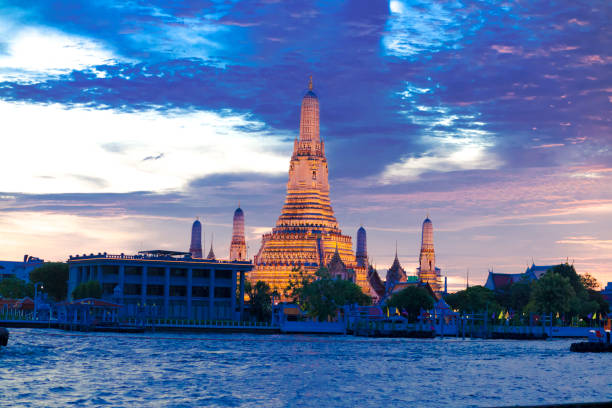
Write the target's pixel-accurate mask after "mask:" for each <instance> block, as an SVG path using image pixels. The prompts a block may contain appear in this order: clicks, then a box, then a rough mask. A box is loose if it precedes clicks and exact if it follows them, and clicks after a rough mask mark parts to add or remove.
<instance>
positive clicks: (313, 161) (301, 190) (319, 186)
mask: <svg viewBox="0 0 612 408" xmlns="http://www.w3.org/2000/svg"><path fill="white" fill-rule="evenodd" d="M335 254H337V256H336V258H337V259H335V260H334V263H332V264H331V265H330V266H334V267H341V266H343V267H344V268H345V269H347V270H352V271H353V272H354V275H355V278H354V279H355V283H357V284H358V285H359V286H361V287H362V289H363V291H364V293H369V286H368V283H367V276H366V275H367V267H366V266H358V265H357V261H356V258H355V254H354V252H353V247H352V240H351V237H350V236H348V235H343V234H342V231H341V230H340V228H339V226H338V221H336V218H335V216H334V211H333V209H332V206H331V202H330V199H329V182H328V169H327V159H326V158H325V144H324V142H323V140H322V139H321V137H320V134H319V100H318V98H317V95H316V94H315V93H314V92H313V87H312V78H311V80H310V83H309V85H308V91H307V92H306V95H304V98H303V99H302V107H301V115H300V132H299V138H296V139H295V142H294V145H293V155H292V156H291V161H290V164H289V180H288V182H287V197H286V199H285V204H284V206H283V208H282V211H281V215H280V216H279V217H278V220H277V222H276V226H275V227H274V228H273V229H272V232H270V233H267V234H264V235H263V236H262V242H261V248H260V249H259V252H258V253H257V255H256V256H255V259H254V263H255V269H254V270H253V272H252V273H251V274H250V276H249V279H250V280H251V281H252V282H256V281H258V280H262V281H265V282H267V283H268V284H269V285H270V287H271V288H272V290H277V291H278V292H279V293H283V291H284V289H285V288H286V287H287V285H288V283H289V280H290V279H291V278H292V276H293V275H294V274H295V272H294V271H295V270H296V269H298V268H301V269H302V270H303V271H304V272H306V273H314V272H315V271H316V270H317V269H318V268H320V267H321V266H328V265H329V264H330V262H331V261H332V258H333V257H334V256H335ZM338 259H339V260H340V261H341V263H342V265H341V264H340V263H338V262H337V260H338Z"/></svg>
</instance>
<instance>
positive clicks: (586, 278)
mask: <svg viewBox="0 0 612 408" xmlns="http://www.w3.org/2000/svg"><path fill="white" fill-rule="evenodd" d="M580 281H581V282H582V286H584V288H585V289H586V290H598V289H599V282H598V281H597V279H595V277H594V276H592V275H590V274H589V273H585V274H584V275H580Z"/></svg>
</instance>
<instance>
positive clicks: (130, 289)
mask: <svg viewBox="0 0 612 408" xmlns="http://www.w3.org/2000/svg"><path fill="white" fill-rule="evenodd" d="M141 289H142V286H141V285H135V284H125V285H123V294H124V295H140V293H141Z"/></svg>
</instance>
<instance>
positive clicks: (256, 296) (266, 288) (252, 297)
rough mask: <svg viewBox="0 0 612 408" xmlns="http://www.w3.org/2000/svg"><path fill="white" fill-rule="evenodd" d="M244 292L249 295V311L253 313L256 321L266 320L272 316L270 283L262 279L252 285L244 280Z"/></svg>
mask: <svg viewBox="0 0 612 408" xmlns="http://www.w3.org/2000/svg"><path fill="white" fill-rule="evenodd" d="M244 289H245V293H246V294H247V295H249V304H250V306H251V312H252V313H253V314H254V315H255V317H256V319H257V321H259V322H267V321H270V319H271V317H272V291H271V290H270V285H268V284H267V283H266V282H263V281H257V282H255V285H252V284H251V283H250V282H248V285H246V282H245V288H244Z"/></svg>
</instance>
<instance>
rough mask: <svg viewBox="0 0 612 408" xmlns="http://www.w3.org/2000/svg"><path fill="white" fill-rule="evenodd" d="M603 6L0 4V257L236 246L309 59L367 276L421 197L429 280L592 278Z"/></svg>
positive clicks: (604, 91)
mask: <svg viewBox="0 0 612 408" xmlns="http://www.w3.org/2000/svg"><path fill="white" fill-rule="evenodd" d="M611 15H612V7H611V6H610V3H609V2H606V1H588V2H587V1H582V2H576V1H565V2H558V3H555V5H554V7H553V5H551V4H549V3H545V2H537V1H536V2H526V3H523V2H504V3H499V2H492V1H491V2H476V1H449V2H401V1H396V0H393V1H390V2H388V3H385V2H373V1H367V0H364V1H351V2H335V1H329V2H312V3H310V2H301V1H295V2H292V1H275V0H262V1H259V2H238V1H230V2H221V1H205V2H202V1H198V2H181V3H180V4H179V5H175V4H172V3H169V2H162V1H150V2H138V3H133V2H128V3H123V2H114V1H106V2H105V1H101V2H95V3H92V2H86V1H60V2H53V4H50V3H49V2H45V1H31V2H28V3H27V4H26V3H22V2H11V1H2V0H0V118H2V121H1V122H0V123H1V125H0V129H1V131H2V135H3V146H2V149H0V171H1V173H2V178H0V259H2V260H18V259H22V257H23V255H24V254H30V255H34V256H38V257H41V258H44V259H47V260H65V259H66V258H67V257H68V255H70V254H76V253H90V252H100V251H102V252H104V251H106V252H110V253H120V252H125V253H132V252H137V251H138V250H144V249H157V248H159V249H173V250H182V251H187V250H188V249H189V244H190V233H191V225H192V223H193V221H194V220H195V219H196V217H197V216H199V217H200V220H201V222H202V226H203V234H204V241H205V242H203V248H204V251H205V252H207V251H208V249H209V246H210V239H211V233H212V232H214V236H215V238H214V243H215V247H214V248H215V254H216V255H217V256H218V257H220V258H226V257H228V256H229V246H230V241H231V229H232V215H233V212H234V209H235V208H236V207H237V205H238V202H239V201H240V203H241V206H242V208H243V210H244V213H245V224H246V231H245V232H246V238H247V246H248V255H249V257H252V256H253V255H254V254H255V253H256V252H257V250H258V249H259V245H260V241H261V234H262V233H263V232H266V231H268V230H270V229H271V228H272V227H273V226H274V223H275V222H276V218H277V216H278V214H279V213H280V209H281V207H282V205H283V200H284V196H285V188H286V182H287V172H288V166H289V159H290V155H291V151H292V147H293V139H294V138H295V136H296V135H297V134H298V126H299V106H300V101H301V98H302V96H303V94H304V92H305V91H306V89H307V84H308V76H309V75H312V76H313V81H314V87H315V89H316V92H317V95H318V96H319V101H320V104H321V137H322V139H323V140H324V141H325V145H326V154H327V158H328V161H329V174H330V184H331V200H332V205H333V207H334V211H335V214H336V217H337V219H338V221H339V223H340V227H341V228H342V230H343V232H344V233H345V234H348V235H351V236H352V237H353V247H354V249H356V234H357V229H358V228H359V226H360V225H363V226H364V227H365V228H366V230H367V235H368V254H369V256H370V258H371V259H372V260H373V262H374V263H375V264H376V266H377V267H378V269H379V272H381V274H382V276H383V277H384V272H385V271H386V269H387V268H388V267H389V266H390V265H391V263H392V261H393V256H394V253H395V242H396V241H397V242H398V255H399V258H400V261H401V263H402V265H403V266H404V268H405V269H406V271H407V272H408V273H415V268H416V267H417V266H418V255H419V249H420V240H421V237H420V231H421V224H422V221H423V220H424V218H425V216H426V215H427V213H428V212H429V214H430V218H431V220H432V221H433V226H434V242H435V250H436V263H437V265H438V266H439V267H440V268H441V269H442V274H443V275H448V277H449V288H450V289H451V290H456V289H460V288H462V287H464V286H465V276H466V271H467V269H468V268H469V271H470V272H469V275H470V282H471V284H484V281H485V279H486V275H487V271H488V270H489V269H493V270H495V271H496V272H522V271H524V270H525V268H526V267H527V266H528V265H530V264H531V263H532V262H535V263H536V264H537V265H545V264H555V263H560V262H564V261H565V260H566V259H567V260H569V262H574V264H575V266H576V269H577V271H578V272H579V273H585V272H588V273H591V274H592V275H594V276H595V277H596V278H597V279H598V280H599V281H600V283H601V284H603V285H605V283H606V282H608V281H612V266H611V265H612V132H611V127H612V126H611V121H612V109H611V108H612V75H611V74H610V72H612V69H611V66H610V65H611V64H612V54H611V52H610V50H612V28H610V24H609V20H610V16H611Z"/></svg>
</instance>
